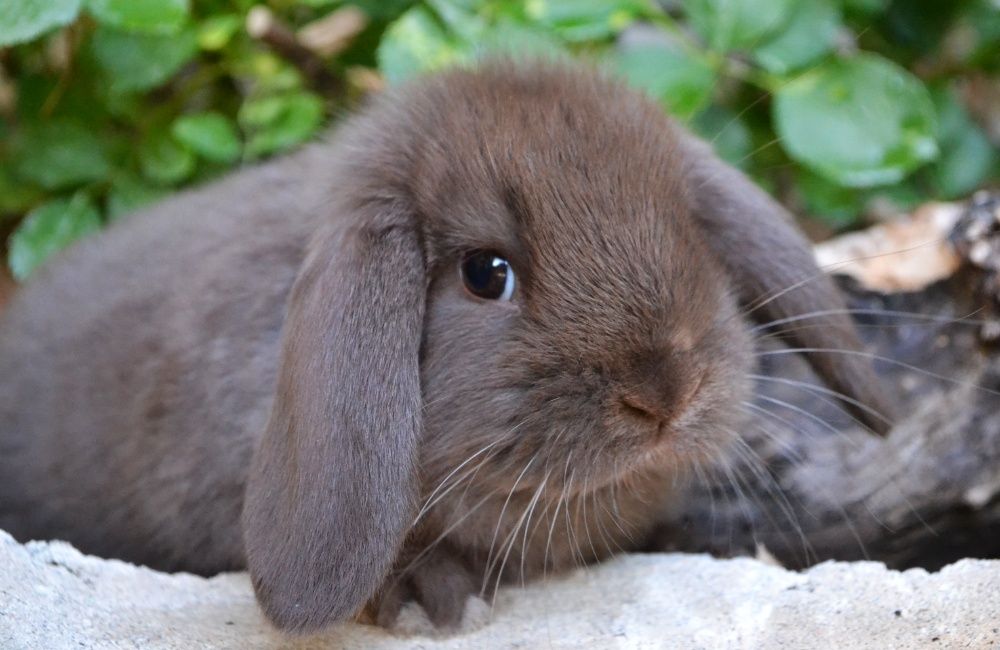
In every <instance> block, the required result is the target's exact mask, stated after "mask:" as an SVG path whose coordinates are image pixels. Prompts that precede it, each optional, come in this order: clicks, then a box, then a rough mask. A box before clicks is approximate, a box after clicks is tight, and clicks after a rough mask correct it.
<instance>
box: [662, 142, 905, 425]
mask: <svg viewBox="0 0 1000 650" xmlns="http://www.w3.org/2000/svg"><path fill="white" fill-rule="evenodd" d="M678 138H679V146H680V149H681V155H682V159H683V160H684V161H685V164H686V165H688V166H689V167H688V170H687V171H688V182H689V187H688V192H689V195H690V199H689V200H690V203H691V205H692V208H693V211H694V214H695V217H696V219H697V220H698V221H699V222H700V224H701V225H702V226H703V227H704V228H705V229H706V230H707V232H708V236H707V238H706V239H707V241H708V243H709V246H711V247H712V248H713V249H714V251H715V253H716V254H717V255H718V257H719V258H720V259H721V261H722V263H723V265H724V266H725V267H726V269H727V271H728V273H729V275H730V276H731V277H732V279H733V281H734V282H735V283H736V286H737V288H738V289H737V290H738V292H739V297H740V300H741V302H742V303H743V305H744V308H746V309H747V310H748V311H749V312H750V315H751V317H752V318H754V319H755V320H757V321H758V322H759V323H761V324H767V323H772V322H775V321H780V320H782V319H787V318H794V317H796V316H804V315H806V314H812V313H814V312H819V311H822V312H824V315H823V316H822V317H821V318H816V319H813V320H796V321H792V322H788V323H785V324H783V325H780V324H779V325H775V326H774V328H773V329H774V330H777V331H780V332H782V333H783V334H785V335H786V336H787V337H788V339H790V340H791V342H792V344H793V345H794V346H796V347H800V348H805V349H807V350H811V351H809V352H806V358H807V359H808V360H809V363H810V365H811V366H812V367H813V369H814V370H815V371H816V372H817V373H818V374H819V376H820V378H822V379H823V381H824V382H826V384H827V385H828V386H830V388H832V389H833V390H835V391H837V392H839V393H841V394H843V395H844V396H845V397H846V399H843V400H842V401H843V402H844V405H845V407H846V408H847V409H848V410H849V411H850V412H851V413H852V414H853V415H854V416H855V417H856V418H858V419H859V420H860V421H862V422H863V423H864V424H865V425H867V426H868V427H869V428H870V429H872V430H873V431H875V432H877V433H880V434H884V433H886V432H887V431H888V430H889V428H890V427H891V422H890V421H891V418H892V408H891V407H890V405H889V401H888V400H887V399H886V397H885V394H884V393H883V389H882V387H881V385H880V382H879V379H878V377H877V375H876V374H875V372H874V370H873V368H872V365H871V363H870V361H869V359H868V358H866V357H865V356H864V354H863V353H861V351H862V350H863V348H862V346H861V343H860V341H859V340H858V337H857V333H856V331H855V329H854V325H853V323H852V321H851V319H850V318H849V317H848V315H847V314H846V313H844V312H843V311H842V310H844V309H845V304H844V300H843V298H842V296H841V295H840V293H839V291H837V289H836V287H834V285H833V283H832V282H831V281H830V279H829V278H828V277H827V276H826V274H825V273H823V272H822V271H820V270H819V268H818V267H817V266H816V262H815V261H814V258H813V255H812V252H811V250H810V246H809V244H808V242H807V241H806V240H805V238H804V237H803V236H802V235H801V234H800V233H799V231H798V229H797V228H796V227H795V226H794V223H793V219H792V217H791V215H790V214H788V212H787V211H786V210H785V209H784V208H782V207H781V205H779V204H778V202H777V201H775V200H774V199H772V198H771V197H770V196H768V195H767V193H766V192H764V191H763V190H761V189H760V188H759V187H757V185H756V184H754V183H753V182H752V181H751V180H750V179H749V178H747V177H746V176H744V175H743V174H742V173H741V172H740V171H739V170H737V169H735V168H734V167H732V166H730V165H728V164H726V163H724V162H723V161H721V160H719V158H717V157H716V156H715V154H714V153H713V152H712V150H711V147H710V146H709V145H708V144H707V143H705V142H703V141H701V140H699V139H697V138H695V137H694V136H692V135H690V134H688V133H685V132H683V131H682V130H680V129H678ZM835 311H840V312H841V313H830V312H835ZM835 350H841V351H843V352H835ZM852 402H853V403H852ZM858 404H861V405H863V406H861V407H859V406H858Z"/></svg>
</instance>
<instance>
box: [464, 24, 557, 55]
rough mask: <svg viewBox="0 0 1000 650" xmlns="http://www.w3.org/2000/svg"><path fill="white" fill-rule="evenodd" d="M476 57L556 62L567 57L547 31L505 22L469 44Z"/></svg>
mask: <svg viewBox="0 0 1000 650" xmlns="http://www.w3.org/2000/svg"><path fill="white" fill-rule="evenodd" d="M472 47H473V50H474V51H475V53H476V56H485V55H499V56H506V57H510V58H519V57H530V58H533V59H558V58H560V57H563V56H566V54H567V50H566V47H565V45H564V44H563V41H560V40H559V39H558V38H556V36H555V35H554V34H553V33H552V32H551V31H548V30H545V29H540V28H537V27H533V26H530V25H522V24H518V23H516V22H514V21H512V20H509V19H504V20H501V21H500V22H498V23H497V24H495V25H493V26H491V27H490V28H489V29H487V30H486V31H484V32H483V35H482V37H481V38H479V39H478V40H477V41H476V43H474V44H473V45H472Z"/></svg>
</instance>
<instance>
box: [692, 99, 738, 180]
mask: <svg viewBox="0 0 1000 650" xmlns="http://www.w3.org/2000/svg"><path fill="white" fill-rule="evenodd" d="M691 126H692V127H693V128H694V130H695V131H696V132H697V133H698V135H700V136H701V137H703V138H705V140H706V141H708V142H709V143H711V145H712V148H713V149H715V153H717V154H718V155H719V157H721V158H722V159H723V160H725V161H726V162H728V163H729V164H730V165H734V166H736V167H740V168H745V167H746V166H747V164H748V163H749V162H750V160H749V157H750V154H751V152H753V136H752V135H751V133H750V128H749V127H747V125H746V122H744V121H743V118H742V117H741V116H740V115H739V114H738V113H735V112H733V111H731V110H729V109H728V108H724V107H722V106H709V107H708V108H707V109H706V110H704V111H702V112H701V113H699V114H698V116H697V117H696V118H695V119H694V121H693V122H692V123H691Z"/></svg>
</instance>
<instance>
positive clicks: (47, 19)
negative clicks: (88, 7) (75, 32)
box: [0, 0, 81, 47]
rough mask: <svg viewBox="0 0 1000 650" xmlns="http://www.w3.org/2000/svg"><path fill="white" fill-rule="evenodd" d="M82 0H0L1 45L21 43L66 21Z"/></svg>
mask: <svg viewBox="0 0 1000 650" xmlns="http://www.w3.org/2000/svg"><path fill="white" fill-rule="evenodd" d="M80 3H81V0H3V2H0V47H3V46H5V45H14V44H16V43H24V42H26V41H30V40H31V39H33V38H36V37H38V36H41V35H42V34H45V33H46V32H50V31H52V30H53V29H56V28H57V27H62V26H64V25H68V24H69V23H71V22H73V20H74V19H76V16H77V14H79V13H80Z"/></svg>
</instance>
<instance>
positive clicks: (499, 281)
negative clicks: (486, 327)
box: [459, 250, 514, 301]
mask: <svg viewBox="0 0 1000 650" xmlns="http://www.w3.org/2000/svg"><path fill="white" fill-rule="evenodd" d="M459 270H460V271H461V274H462V282H463V283H464V284H465V288H466V289H468V290H469V293H471V294H472V295H474V296H477V297H479V298H482V299H484V300H502V301H507V300H510V297H511V295H513V293H514V269H512V268H511V266H510V262H508V261H507V260H505V259H504V258H502V257H500V255H498V254H497V253H496V252H494V251H487V250H477V251H472V252H471V253H468V254H466V255H465V257H463V258H462V264H461V266H460V267H459Z"/></svg>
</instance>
